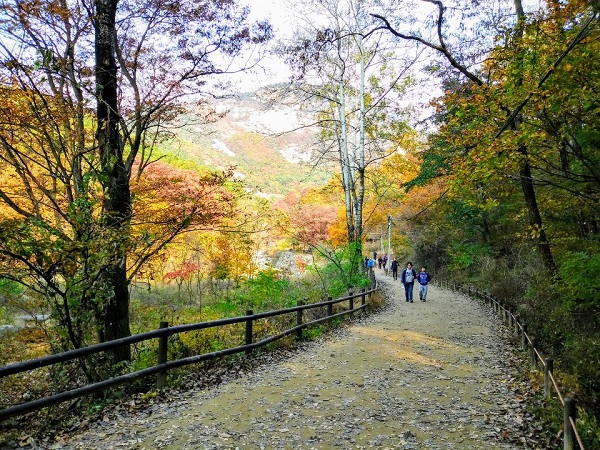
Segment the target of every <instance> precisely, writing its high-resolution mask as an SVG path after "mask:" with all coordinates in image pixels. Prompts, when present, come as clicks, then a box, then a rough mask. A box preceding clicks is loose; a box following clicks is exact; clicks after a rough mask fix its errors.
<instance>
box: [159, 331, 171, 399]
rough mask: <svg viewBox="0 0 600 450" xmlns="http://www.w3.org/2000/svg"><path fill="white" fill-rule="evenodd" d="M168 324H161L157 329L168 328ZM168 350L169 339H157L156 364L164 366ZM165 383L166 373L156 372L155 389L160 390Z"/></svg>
mask: <svg viewBox="0 0 600 450" xmlns="http://www.w3.org/2000/svg"><path fill="white" fill-rule="evenodd" d="M168 327H169V322H161V323H160V325H159V326H158V328H160V329H162V328H168ZM168 350H169V337H168V336H161V337H159V338H158V364H159V365H160V364H164V363H166V362H167V357H168V356H167V355H168ZM166 382H167V372H166V371H163V372H158V373H157V374H156V389H160V388H162V387H164V386H165V384H166Z"/></svg>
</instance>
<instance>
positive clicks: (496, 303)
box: [434, 280, 585, 450]
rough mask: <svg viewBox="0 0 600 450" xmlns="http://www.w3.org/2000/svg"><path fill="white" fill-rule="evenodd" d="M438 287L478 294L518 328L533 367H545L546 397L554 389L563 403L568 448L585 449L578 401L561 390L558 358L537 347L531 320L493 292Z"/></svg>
mask: <svg viewBox="0 0 600 450" xmlns="http://www.w3.org/2000/svg"><path fill="white" fill-rule="evenodd" d="M434 284H436V285H437V286H439V287H441V288H444V289H449V290H452V291H454V292H460V293H462V294H464V295H466V296H468V297H474V298H476V299H479V300H482V301H483V302H484V304H486V305H488V306H489V307H490V308H492V310H493V311H494V312H495V313H496V314H497V315H498V316H500V317H501V319H502V321H503V322H504V324H505V325H506V326H508V328H509V329H512V330H514V332H515V334H516V337H517V341H518V340H519V337H520V341H521V346H522V348H523V350H524V351H526V352H528V353H529V360H530V363H531V367H532V368H533V369H537V368H538V363H541V364H542V367H543V370H544V396H545V397H546V399H551V398H552V390H553V389H554V391H555V392H556V395H557V397H558V399H559V401H560V403H561V404H562V406H563V412H564V413H563V448H564V450H575V449H576V448H577V447H576V445H575V443H577V445H578V446H579V449H580V450H585V447H584V445H583V442H582V440H581V437H580V436H579V433H578V432H577V426H576V424H575V422H576V419H577V407H576V404H575V400H574V399H572V398H569V397H565V396H564V395H563V394H562V393H561V392H560V388H559V386H558V383H557V382H556V378H555V377H554V361H553V360H552V358H544V357H543V356H542V354H541V353H540V351H539V349H538V348H537V343H538V342H537V338H535V337H533V336H530V335H529V334H528V330H527V323H525V321H522V320H521V318H520V317H519V315H518V314H517V313H514V312H512V311H511V310H509V309H508V308H507V306H506V305H504V304H503V303H502V302H501V301H500V300H498V299H496V298H494V297H493V296H492V295H491V294H490V293H489V292H481V291H479V290H478V289H476V288H473V287H472V286H465V285H459V284H456V283H450V282H448V281H446V280H435V282H434Z"/></svg>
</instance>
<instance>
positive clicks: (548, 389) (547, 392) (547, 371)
mask: <svg viewBox="0 0 600 450" xmlns="http://www.w3.org/2000/svg"><path fill="white" fill-rule="evenodd" d="M553 374H554V360H553V359H552V358H546V361H544V396H545V397H546V398H547V399H550V398H552V380H551V379H550V376H551V375H553Z"/></svg>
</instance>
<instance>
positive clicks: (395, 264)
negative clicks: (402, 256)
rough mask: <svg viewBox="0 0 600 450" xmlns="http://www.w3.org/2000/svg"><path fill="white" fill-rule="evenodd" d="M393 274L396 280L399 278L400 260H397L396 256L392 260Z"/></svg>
mask: <svg viewBox="0 0 600 450" xmlns="http://www.w3.org/2000/svg"><path fill="white" fill-rule="evenodd" d="M392 276H393V277H394V280H397V279H398V261H396V258H394V260H393V261H392Z"/></svg>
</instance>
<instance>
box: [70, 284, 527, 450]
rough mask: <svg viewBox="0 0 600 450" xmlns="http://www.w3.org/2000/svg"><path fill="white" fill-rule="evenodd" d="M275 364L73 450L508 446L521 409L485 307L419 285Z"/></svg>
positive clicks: (124, 421)
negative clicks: (423, 296) (411, 298)
mask: <svg viewBox="0 0 600 450" xmlns="http://www.w3.org/2000/svg"><path fill="white" fill-rule="evenodd" d="M379 275H380V276H379V280H380V284H381V285H382V289H383V290H384V292H385V294H386V296H387V297H388V298H389V299H390V300H392V304H391V306H390V307H389V308H387V309H386V310H385V311H384V312H383V313H379V314H377V315H374V316H371V317H370V318H368V319H366V320H364V321H361V322H359V323H356V324H354V325H351V326H350V327H349V328H348V329H346V330H344V331H343V332H341V333H337V334H336V335H335V336H334V337H333V338H331V339H325V340H321V341H319V342H317V343H314V344H311V345H308V346H307V349H306V350H304V351H301V352H298V353H296V354H294V355H293V356H292V357H291V358H289V359H286V360H285V361H283V362H279V363H274V364H270V365H267V366H266V367H261V370H260V371H256V372H253V373H250V374H247V376H245V377H242V378H239V379H236V380H233V381H230V382H226V383H224V384H222V385H220V386H218V387H215V388H212V389H209V390H205V391H199V392H195V393H191V394H190V395H189V397H188V398H186V399H183V400H182V399H180V400H176V401H173V402H171V403H170V404H168V405H162V406H161V407H159V408H152V409H151V410H145V411H138V412H136V413H135V414H133V415H128V416H127V417H121V418H120V420H119V421H118V422H115V421H112V420H110V421H109V422H102V423H98V424H95V425H94V426H92V427H90V429H89V430H88V431H86V432H84V433H82V434H80V435H77V436H73V437H72V438H70V439H69V440H68V441H67V442H66V443H65V445H64V446H63V447H62V448H77V449H84V448H85V449H90V448H99V449H100V448H101V449H117V448H119V449H158V448H161V449H163V448H164V449H226V448H253V449H254V448H256V449H328V448H342V449H350V448H352V449H366V448H377V449H386V448H387V449H511V448H524V447H523V445H521V444H519V445H517V444H516V442H519V440H520V437H519V436H518V434H519V431H518V426H517V427H515V424H518V423H521V422H522V421H523V417H524V412H523V408H524V405H523V404H522V401H520V400H519V398H518V397H519V396H518V393H515V392H513V389H514V388H512V387H511V386H512V385H513V383H510V382H509V379H510V378H511V375H510V371H509V370H508V369H507V368H506V367H505V364H504V363H503V362H502V361H503V360H505V356H506V355H505V352H506V346H505V344H504V343H503V342H502V339H501V338H498V337H497V334H496V333H495V332H494V331H492V330H494V329H495V327H496V325H495V324H494V322H493V320H492V319H491V318H490V315H489V312H487V311H486V310H485V308H483V307H480V306H479V305H478V304H476V303H475V302H473V301H471V300H468V299H466V298H465V297H462V296H459V295H457V294H455V293H452V292H450V291H446V290H441V289H439V288H436V287H435V286H430V292H429V295H428V299H427V302H426V303H423V302H421V301H419V300H418V294H417V291H416V289H415V294H416V297H417V298H416V300H415V302H414V303H405V302H404V294H403V291H402V289H401V287H400V284H399V282H397V281H393V280H392V279H391V278H389V277H387V276H384V275H381V274H379Z"/></svg>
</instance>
